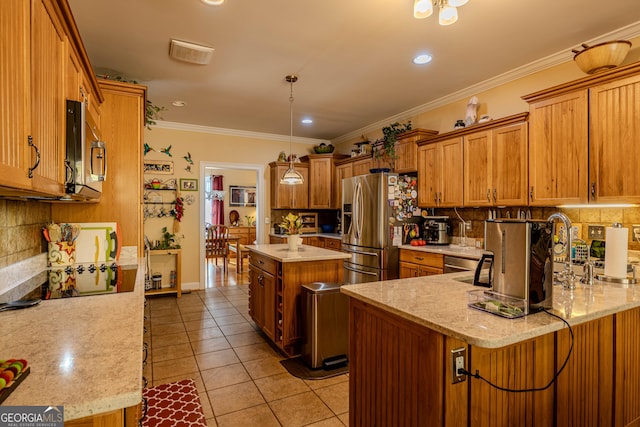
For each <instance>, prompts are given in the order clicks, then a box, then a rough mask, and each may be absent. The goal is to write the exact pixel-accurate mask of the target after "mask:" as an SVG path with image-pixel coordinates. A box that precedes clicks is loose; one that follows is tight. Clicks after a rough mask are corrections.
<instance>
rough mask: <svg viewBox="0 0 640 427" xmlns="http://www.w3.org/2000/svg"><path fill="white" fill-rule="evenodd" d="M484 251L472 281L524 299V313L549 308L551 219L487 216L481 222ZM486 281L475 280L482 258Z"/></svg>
mask: <svg viewBox="0 0 640 427" xmlns="http://www.w3.org/2000/svg"><path fill="white" fill-rule="evenodd" d="M484 243H485V251H487V252H488V254H485V255H483V257H482V259H481V260H480V262H478V267H477V271H476V279H475V280H474V285H479V286H488V287H491V288H492V290H493V291H494V292H496V293H498V294H501V295H507V296H510V297H513V298H518V299H520V300H523V301H524V302H525V313H528V312H529V311H531V310H532V309H533V310H536V309H539V308H551V307H552V303H553V301H552V299H553V257H552V255H551V254H552V245H553V223H550V222H547V221H544V220H531V219H528V220H520V219H490V220H487V221H485V223H484ZM487 260H489V261H490V270H489V282H485V283H481V282H479V279H478V278H479V276H480V271H481V269H482V268H483V266H484V264H485V261H487Z"/></svg>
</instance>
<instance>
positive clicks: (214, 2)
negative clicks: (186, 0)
mask: <svg viewBox="0 0 640 427" xmlns="http://www.w3.org/2000/svg"><path fill="white" fill-rule="evenodd" d="M200 1H201V2H202V3H204V4H206V5H207V6H220V5H221V4H222V3H224V0H200Z"/></svg>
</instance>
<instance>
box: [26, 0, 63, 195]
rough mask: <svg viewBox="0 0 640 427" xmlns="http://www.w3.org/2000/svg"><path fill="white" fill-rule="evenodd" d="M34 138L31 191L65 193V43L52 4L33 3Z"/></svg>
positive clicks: (41, 0) (32, 108)
mask: <svg viewBox="0 0 640 427" xmlns="http://www.w3.org/2000/svg"><path fill="white" fill-rule="evenodd" d="M32 5H33V10H32V23H33V26H32V29H31V112H32V114H31V135H32V138H33V144H34V146H35V147H34V155H33V162H34V164H35V163H36V162H37V156H39V159H40V162H39V165H38V166H37V167H36V168H35V169H34V171H33V173H34V175H33V181H32V188H33V189H35V190H38V191H43V192H46V193H47V194H51V195H63V194H64V178H65V169H64V159H65V149H66V148H65V126H64V123H65V117H66V114H65V107H66V104H65V93H64V77H65V67H66V57H65V52H66V49H65V40H66V36H65V33H64V29H63V27H62V24H61V23H60V21H59V20H58V17H57V15H56V11H55V9H54V6H53V4H52V2H51V1H49V0H39V1H34V2H32Z"/></svg>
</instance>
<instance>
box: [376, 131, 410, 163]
mask: <svg viewBox="0 0 640 427" xmlns="http://www.w3.org/2000/svg"><path fill="white" fill-rule="evenodd" d="M410 130H411V120H409V121H408V122H407V123H404V124H402V123H399V122H395V123H391V124H390V125H389V126H385V127H383V128H382V135H383V136H382V138H380V139H378V140H377V141H376V142H375V143H374V144H373V157H374V158H375V159H376V160H378V161H380V160H381V161H383V162H385V163H386V164H387V165H389V167H388V168H381V169H377V170H372V172H374V171H375V172H389V171H392V170H393V167H394V164H395V161H396V159H397V158H398V155H397V154H396V141H397V140H398V135H400V134H403V133H405V132H407V131H410Z"/></svg>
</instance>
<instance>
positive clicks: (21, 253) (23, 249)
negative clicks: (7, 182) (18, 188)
mask: <svg viewBox="0 0 640 427" xmlns="http://www.w3.org/2000/svg"><path fill="white" fill-rule="evenodd" d="M49 221H51V205H50V204H48V203H40V202H29V201H17V200H6V199H0V268H2V267H6V266H8V265H11V264H15V263H17V262H19V261H22V260H26V259H28V258H31V257H33V256H36V255H38V254H40V253H43V252H46V245H45V240H44V238H43V237H42V227H43V226H44V225H45V224H46V223H47V222H49Z"/></svg>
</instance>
